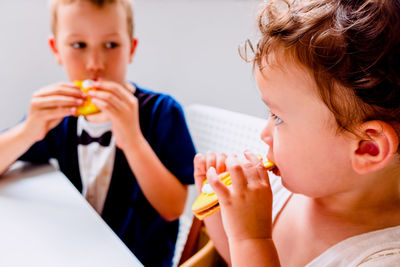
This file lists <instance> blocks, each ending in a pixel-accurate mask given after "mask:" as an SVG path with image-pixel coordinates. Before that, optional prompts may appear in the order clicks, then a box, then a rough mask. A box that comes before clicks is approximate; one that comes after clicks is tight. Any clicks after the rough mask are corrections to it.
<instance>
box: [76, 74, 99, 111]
mask: <svg viewBox="0 0 400 267" xmlns="http://www.w3.org/2000/svg"><path fill="white" fill-rule="evenodd" d="M92 83H93V81H92V80H84V81H74V84H75V85H76V86H78V87H79V88H80V89H81V90H82V91H83V92H84V93H85V94H87V93H88V92H89V91H90V90H96V88H93V87H91V84H92ZM98 112H100V110H99V109H98V108H97V107H96V106H95V104H93V103H92V99H91V98H90V97H89V96H87V97H86V99H85V100H84V102H83V105H82V106H80V107H78V108H77V109H76V114H75V115H76V116H80V115H84V116H86V115H90V114H95V113H98Z"/></svg>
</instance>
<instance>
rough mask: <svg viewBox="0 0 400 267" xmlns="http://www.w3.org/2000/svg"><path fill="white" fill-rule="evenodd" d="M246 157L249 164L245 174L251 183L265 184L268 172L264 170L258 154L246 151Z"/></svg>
mask: <svg viewBox="0 0 400 267" xmlns="http://www.w3.org/2000/svg"><path fill="white" fill-rule="evenodd" d="M244 156H245V158H246V159H247V160H248V161H249V163H248V164H245V166H246V168H245V170H246V171H245V174H246V177H247V180H248V181H249V183H252V184H253V185H254V183H260V182H261V183H264V181H265V174H266V173H267V170H266V169H265V168H264V166H263V164H262V161H261V160H260V159H259V158H258V157H257V155H256V154H254V153H252V152H251V151H249V150H245V151H244ZM250 173H251V175H250ZM267 177H268V174H267Z"/></svg>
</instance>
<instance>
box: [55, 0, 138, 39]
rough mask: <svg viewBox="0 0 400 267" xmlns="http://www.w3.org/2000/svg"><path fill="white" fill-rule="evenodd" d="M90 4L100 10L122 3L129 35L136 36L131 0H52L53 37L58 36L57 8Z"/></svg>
mask: <svg viewBox="0 0 400 267" xmlns="http://www.w3.org/2000/svg"><path fill="white" fill-rule="evenodd" d="M83 1H86V2H89V3H91V4H93V5H95V6H97V7H99V8H102V7H104V6H105V5H108V4H114V3H120V4H121V5H122V6H123V8H124V9H125V11H126V15H127V16H126V17H127V25H128V35H129V37H130V38H133V36H134V28H135V24H134V20H133V8H132V3H131V1H130V0H50V1H49V6H50V15H51V17H50V18H51V24H50V25H51V31H52V33H53V35H56V29H57V8H58V6H59V5H60V4H72V3H75V2H83Z"/></svg>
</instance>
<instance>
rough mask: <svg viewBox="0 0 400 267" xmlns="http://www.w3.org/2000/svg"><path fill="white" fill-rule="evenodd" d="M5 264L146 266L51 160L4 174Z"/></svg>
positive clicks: (1, 259) (1, 240)
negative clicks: (52, 164) (41, 164)
mask: <svg viewBox="0 0 400 267" xmlns="http://www.w3.org/2000/svg"><path fill="white" fill-rule="evenodd" d="M0 266H5V267H14V266H18V267H19V266H21V267H22V266H23V267H25V266H27V267H28V266H29V267H31V266H38V267H39V266H40V267H46V266H51V267H54V266H57V267H63V266H65V267H67V266H68V267H71V266H73V267H80V266H82V267H89V266H90V267H91V266H95V267H103V266H104V267H106V266H107V267H110V266H118V267H124V266H143V265H142V264H140V262H139V261H138V260H137V258H136V257H135V256H134V255H133V254H132V253H131V252H130V251H129V249H128V248H127V247H126V246H125V245H124V244H123V243H122V241H121V240H120V239H119V238H118V237H117V236H116V235H115V233H114V232H113V231H112V230H111V229H110V228H109V227H108V226H107V224H106V223H105V222H104V221H103V220H102V219H101V217H100V216H99V215H98V214H97V213H96V212H95V211H94V210H93V209H92V207H91V206H90V205H89V204H88V203H87V202H86V201H85V199H84V198H83V197H82V195H81V194H80V193H79V192H78V191H77V190H76V189H75V187H74V186H73V185H72V184H71V183H70V182H69V180H68V179H67V178H66V177H65V176H64V175H63V174H62V173H61V172H58V171H56V170H55V168H54V167H52V166H50V165H45V166H40V167H38V166H26V165H18V164H17V165H14V166H13V168H12V169H11V170H10V171H9V172H8V173H7V174H5V175H4V176H2V177H0Z"/></svg>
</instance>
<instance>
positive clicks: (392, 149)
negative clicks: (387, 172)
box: [352, 121, 399, 174]
mask: <svg viewBox="0 0 400 267" xmlns="http://www.w3.org/2000/svg"><path fill="white" fill-rule="evenodd" d="M359 129H360V132H361V134H360V137H359V138H357V140H356V141H355V145H354V151H353V155H352V165H353V169H354V170H355V171H356V172H357V173H359V174H366V173H370V172H373V171H377V170H379V169H382V168H383V167H385V166H386V165H387V164H388V163H389V162H390V161H391V160H392V158H393V156H394V155H395V154H396V152H397V148H398V146H399V139H398V136H397V134H396V131H395V130H394V129H393V127H392V126H391V125H390V124H388V123H386V122H383V121H367V122H364V123H362V124H361V125H360V128H359Z"/></svg>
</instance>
